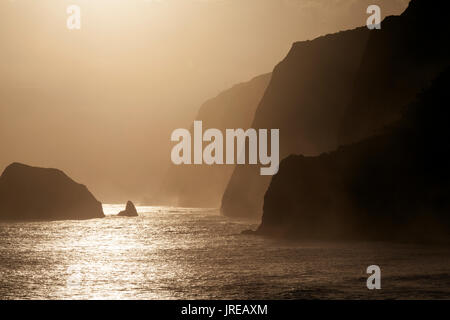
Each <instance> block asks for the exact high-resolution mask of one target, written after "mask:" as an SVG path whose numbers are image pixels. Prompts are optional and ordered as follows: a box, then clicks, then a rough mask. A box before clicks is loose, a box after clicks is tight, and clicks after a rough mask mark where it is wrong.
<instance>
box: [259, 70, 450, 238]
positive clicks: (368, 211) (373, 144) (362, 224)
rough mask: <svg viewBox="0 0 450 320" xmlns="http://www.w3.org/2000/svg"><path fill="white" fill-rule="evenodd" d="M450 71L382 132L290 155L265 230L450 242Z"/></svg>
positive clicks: (271, 195)
mask: <svg viewBox="0 0 450 320" xmlns="http://www.w3.org/2000/svg"><path fill="white" fill-rule="evenodd" d="M449 87H450V68H449V69H447V70H446V71H445V72H444V73H443V74H442V75H441V76H439V78H438V79H437V80H435V81H434V83H433V85H432V86H431V87H430V88H429V89H428V90H426V91H425V92H423V93H421V94H420V95H419V97H418V99H417V101H416V102H414V103H412V104H410V105H409V106H408V108H407V109H406V111H405V112H404V114H403V117H402V119H401V120H400V121H398V122H396V123H395V125H393V126H391V127H390V128H388V129H385V132H384V133H383V134H381V135H379V136H375V137H372V138H368V139H365V140H364V141H361V142H359V143H356V144H354V145H350V146H346V147H342V148H340V149H339V150H337V151H335V152H332V153H329V154H323V155H321V156H318V157H304V156H290V157H288V158H287V159H285V160H284V161H283V162H282V164H281V166H280V172H279V174H278V175H277V176H275V177H274V178H273V180H272V182H271V184H270V187H269V189H268V191H267V193H266V195H265V201H264V215H263V220H262V224H261V226H260V227H259V229H258V233H259V234H264V235H272V236H281V237H286V238H299V239H315V240H317V239H364V240H389V241H418V242H439V241H449V240H450V143H449V141H450V127H449V125H448V124H449V123H450V109H449V108H448V101H450V91H449V90H448V88H449Z"/></svg>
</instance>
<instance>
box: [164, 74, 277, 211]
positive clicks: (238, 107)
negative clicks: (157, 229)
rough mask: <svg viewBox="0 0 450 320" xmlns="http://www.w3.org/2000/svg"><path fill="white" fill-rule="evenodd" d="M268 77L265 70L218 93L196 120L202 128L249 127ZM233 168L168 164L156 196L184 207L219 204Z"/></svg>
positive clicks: (217, 205) (229, 166)
mask: <svg viewBox="0 0 450 320" xmlns="http://www.w3.org/2000/svg"><path fill="white" fill-rule="evenodd" d="M270 78H271V74H264V75H261V76H258V77H256V78H254V79H252V80H251V81H249V82H246V83H242V84H238V85H236V86H234V87H232V88H231V89H229V90H227V91H225V92H223V93H221V94H220V95H218V96H217V97H215V98H213V99H211V100H209V101H207V102H206V103H205V104H204V105H203V106H202V107H201V108H200V110H199V113H198V115H197V118H196V120H201V121H202V122H203V130H204V131H205V130H207V129H209V128H217V129H220V130H223V131H224V130H225V129H228V128H231V129H232V128H245V129H247V128H249V127H250V126H251V123H252V121H253V117H254V115H255V110H256V108H257V106H258V103H259V102H260V100H261V98H262V96H263V94H264V91H265V90H266V88H267V86H268V84H269V81H270ZM190 131H191V135H192V136H193V129H192V128H191V130H190ZM233 170H234V166H231V165H226V166H225V165H224V166H218V165H214V166H208V165H182V166H176V165H171V166H170V168H169V170H168V172H167V175H166V179H165V182H164V185H163V187H162V189H161V191H160V196H159V197H158V198H159V199H162V202H165V203H169V204H172V205H179V206H184V207H210V208H216V207H219V206H220V201H221V198H222V195H223V193H224V190H225V187H226V185H227V183H228V181H229V179H230V177H231V174H232V173H233Z"/></svg>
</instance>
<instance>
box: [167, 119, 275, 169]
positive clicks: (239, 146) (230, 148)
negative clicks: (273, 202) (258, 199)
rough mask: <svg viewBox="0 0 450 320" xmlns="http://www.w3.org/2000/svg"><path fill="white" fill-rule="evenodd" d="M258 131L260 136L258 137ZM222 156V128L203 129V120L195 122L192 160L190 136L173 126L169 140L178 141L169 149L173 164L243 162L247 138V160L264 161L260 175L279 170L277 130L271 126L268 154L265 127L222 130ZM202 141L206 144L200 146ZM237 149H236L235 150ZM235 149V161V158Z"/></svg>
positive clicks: (251, 162)
mask: <svg viewBox="0 0 450 320" xmlns="http://www.w3.org/2000/svg"><path fill="white" fill-rule="evenodd" d="M258 135H259V137H258ZM225 138H226V142H225V147H226V149H225V151H226V155H225V159H224V141H223V134H222V131H220V130H218V129H208V130H206V131H205V133H203V125H202V121H195V122H194V137H193V140H194V152H193V153H194V161H193V162H192V151H191V150H192V137H191V133H190V132H189V130H187V129H176V130H175V131H174V132H173V133H172V136H171V140H172V141H174V142H179V143H178V144H177V145H175V146H174V147H173V149H172V153H171V159H172V162H173V163H174V164H176V165H181V164H186V165H190V164H192V163H193V164H196V165H200V164H207V165H213V164H218V165H223V164H235V163H237V164H245V163H246V159H247V152H246V146H247V143H246V142H247V141H248V146H249V150H248V163H249V164H255V165H256V164H258V160H259V163H260V164H262V165H267V166H268V167H264V168H261V169H260V173H261V175H263V176H273V175H275V174H277V172H278V166H279V161H280V151H279V144H280V141H279V140H280V130H279V129H272V130H270V145H271V147H270V156H269V154H268V144H269V141H268V130H267V129H260V130H259V131H258V132H257V131H256V130H255V129H248V130H247V131H244V130H243V129H226V133H225ZM203 142H209V144H208V145H207V146H206V147H205V148H204V149H203ZM236 150H237V152H235V151H236ZM235 153H237V161H235V160H236V159H235V158H236V157H235Z"/></svg>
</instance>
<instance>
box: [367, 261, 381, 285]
mask: <svg viewBox="0 0 450 320" xmlns="http://www.w3.org/2000/svg"><path fill="white" fill-rule="evenodd" d="M367 274H370V277H369V278H367V283H366V284H367V289H369V290H380V289H381V269H380V267H379V266H377V265H372V266H369V267H367Z"/></svg>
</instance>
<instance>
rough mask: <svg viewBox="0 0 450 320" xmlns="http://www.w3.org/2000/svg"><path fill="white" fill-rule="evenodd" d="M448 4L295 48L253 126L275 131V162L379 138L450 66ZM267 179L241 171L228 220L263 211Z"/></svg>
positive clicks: (430, 4)
mask: <svg viewBox="0 0 450 320" xmlns="http://www.w3.org/2000/svg"><path fill="white" fill-rule="evenodd" d="M449 8H450V4H449V3H448V2H446V1H441V2H439V3H436V2H434V1H429V0H412V1H411V2H410V5H409V7H408V9H407V10H406V11H405V12H404V13H403V14H402V15H400V16H390V17H387V18H386V19H385V20H384V21H383V22H382V27H381V30H371V31H369V30H368V29H367V28H366V27H362V28H358V29H355V30H349V31H345V32H339V33H337V34H333V35H327V36H324V37H320V38H317V39H315V40H312V41H304V42H298V43H295V44H294V45H293V47H292V49H291V51H290V52H289V54H288V56H287V57H286V58H285V59H284V60H283V61H282V62H281V63H280V64H279V65H278V66H277V67H276V68H275V70H274V72H273V76H272V80H271V82H270V84H269V86H268V88H267V90H266V93H265V95H264V97H263V99H262V101H261V103H260V105H259V106H258V109H257V111H256V115H255V119H254V122H253V125H252V127H254V128H279V129H280V159H283V158H285V157H288V156H289V155H291V154H302V155H305V156H317V155H319V154H321V153H323V152H331V151H334V150H336V149H337V148H338V147H339V146H340V145H345V144H349V143H354V142H358V141H361V140H362V139H365V138H368V137H371V136H373V135H375V134H380V133H381V132H382V130H383V128H384V127H385V126H387V125H390V124H392V123H394V122H396V121H398V120H399V119H400V118H401V114H402V110H403V108H404V107H405V106H406V105H408V104H409V103H411V102H412V101H413V100H414V99H415V97H416V95H417V94H418V93H419V92H420V91H421V90H422V89H424V88H426V87H427V86H429V85H430V83H431V81H432V80H434V79H435V78H436V76H437V75H438V74H440V73H441V72H442V71H443V70H444V69H445V68H446V67H447V66H448V65H449V64H450V43H449V42H448V41H445V40H444V39H445V37H446V36H445V35H447V34H448V33H449V32H450V25H449V24H448V23H447V22H446V12H447V11H448V9H449ZM270 181H271V178H270V177H264V176H260V175H259V170H258V168H257V167H255V166H249V165H246V166H238V167H237V168H236V169H235V171H234V172H233V176H232V178H231V180H230V183H229V184H228V186H227V189H226V191H225V194H224V196H223V200H222V212H223V213H224V214H225V215H228V216H256V217H259V216H260V215H261V213H262V207H263V199H264V194H265V192H266V190H267V187H268V186H269V183H270Z"/></svg>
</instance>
